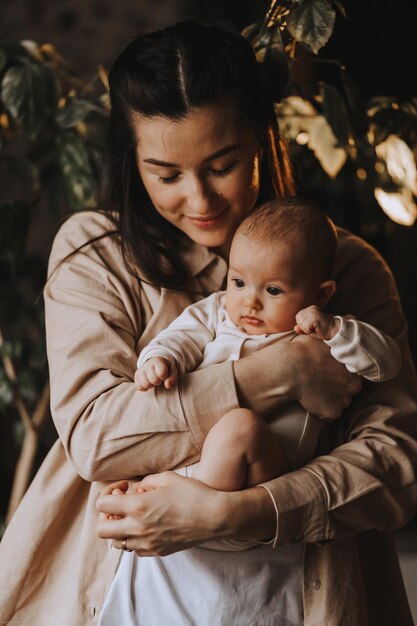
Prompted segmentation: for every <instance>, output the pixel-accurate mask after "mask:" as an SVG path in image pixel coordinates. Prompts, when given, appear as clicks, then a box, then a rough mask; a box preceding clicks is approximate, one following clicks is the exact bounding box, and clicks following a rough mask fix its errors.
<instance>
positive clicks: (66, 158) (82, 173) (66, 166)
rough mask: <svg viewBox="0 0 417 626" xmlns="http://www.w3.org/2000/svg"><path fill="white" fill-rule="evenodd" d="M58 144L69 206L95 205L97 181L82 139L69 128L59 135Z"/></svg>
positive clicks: (75, 209) (76, 207)
mask: <svg viewBox="0 0 417 626" xmlns="http://www.w3.org/2000/svg"><path fill="white" fill-rule="evenodd" d="M56 144H57V148H58V155H59V163H60V167H61V172H62V175H63V177H64V182H65V189H66V195H67V199H68V204H69V207H70V208H71V209H72V210H73V211H79V210H81V209H84V208H86V207H87V206H93V205H94V196H95V191H96V181H95V179H94V175H93V172H92V169H91V165H90V161H89V158H88V153H87V150H86V148H85V146H84V143H83V141H82V139H81V138H80V137H79V136H78V135H77V134H76V133H75V132H74V131H70V130H68V131H64V132H62V133H61V134H60V135H59V136H58V137H57V139H56Z"/></svg>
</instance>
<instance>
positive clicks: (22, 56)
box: [0, 39, 33, 64]
mask: <svg viewBox="0 0 417 626" xmlns="http://www.w3.org/2000/svg"><path fill="white" fill-rule="evenodd" d="M0 49H1V50H2V51H3V52H4V53H5V54H6V56H7V57H8V59H9V60H10V61H11V62H12V63H18V64H22V63H23V64H24V63H31V62H32V61H33V59H32V56H31V54H30V53H29V51H28V50H26V48H25V47H24V46H22V44H21V43H20V42H19V41H15V40H13V39H6V40H5V41H2V42H1V44H0Z"/></svg>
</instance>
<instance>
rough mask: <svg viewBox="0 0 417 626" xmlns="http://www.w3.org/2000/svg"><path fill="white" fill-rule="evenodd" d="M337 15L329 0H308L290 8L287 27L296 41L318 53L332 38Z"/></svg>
mask: <svg viewBox="0 0 417 626" xmlns="http://www.w3.org/2000/svg"><path fill="white" fill-rule="evenodd" d="M335 17H336V12H335V10H334V9H332V7H331V5H330V3H329V0H306V1H305V2H303V4H300V5H297V6H296V7H294V8H293V9H291V10H290V13H289V15H288V16H287V29H288V32H289V33H290V35H291V36H292V37H293V38H294V39H295V40H296V41H298V42H299V43H302V44H304V45H306V46H307V47H308V48H310V49H311V50H312V51H313V52H315V53H316V54H317V52H318V51H319V50H320V48H322V47H323V46H324V45H325V44H326V43H327V42H328V41H329V39H330V36H331V34H332V32H333V26H334V20H335Z"/></svg>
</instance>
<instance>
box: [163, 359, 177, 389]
mask: <svg viewBox="0 0 417 626" xmlns="http://www.w3.org/2000/svg"><path fill="white" fill-rule="evenodd" d="M176 382H177V367H176V365H174V364H173V363H170V365H169V375H168V378H166V380H165V383H164V385H165V388H166V389H171V387H173V386H174V385H175V383H176Z"/></svg>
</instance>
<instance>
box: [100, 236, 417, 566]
mask: <svg viewBox="0 0 417 626" xmlns="http://www.w3.org/2000/svg"><path fill="white" fill-rule="evenodd" d="M337 279H338V284H339V294H338V300H337V301H336V302H335V304H334V310H335V312H340V313H341V314H344V313H347V312H348V311H353V313H355V314H356V315H357V316H358V317H359V318H361V319H364V320H366V321H367V322H369V323H370V324H373V325H375V326H377V327H379V328H381V329H382V330H384V332H386V333H388V334H390V335H391V336H394V337H396V339H397V340H398V341H399V343H400V346H401V348H402V356H403V368H402V371H401V373H400V375H399V376H397V378H396V379H394V380H392V381H389V382H384V383H366V384H365V385H364V388H363V390H362V392H361V393H360V394H359V395H358V396H357V397H356V399H355V400H354V402H353V404H352V406H351V407H350V408H349V409H348V410H347V411H346V412H345V414H344V416H343V424H344V426H345V433H344V437H343V440H344V441H345V442H344V443H343V441H341V439H340V438H339V439H338V437H332V429H331V428H330V445H329V447H328V452H327V454H323V455H321V456H319V457H318V458H316V459H314V460H313V461H312V462H311V463H309V464H308V465H307V466H306V467H304V468H301V469H299V470H296V471H294V472H291V473H289V474H286V475H284V476H280V477H278V478H276V479H274V480H271V481H269V482H268V483H266V484H265V485H263V487H264V488H265V489H262V488H261V487H255V488H251V489H247V490H244V491H240V492H234V493H223V494H219V493H218V492H214V493H212V491H213V490H209V491H207V490H208V488H207V487H205V486H202V487H200V486H199V485H194V486H193V487H192V488H191V487H190V488H189V489H187V483H186V482H184V483H183V482H181V483H180V482H179V481H178V478H180V477H176V475H174V474H172V473H171V472H167V473H164V474H161V475H160V476H156V477H155V476H149V477H147V478H146V479H145V484H148V486H151V487H156V489H155V491H152V492H150V493H146V494H141V495H139V496H135V495H133V496H131V498H130V500H129V501H128V502H126V501H124V498H125V496H119V497H118V501H117V504H116V503H115V502H113V500H112V498H115V497H116V496H108V495H105V494H104V495H103V496H102V497H101V498H100V499H99V501H98V508H99V510H100V511H106V512H120V513H121V514H124V515H126V518H125V519H124V521H123V524H120V525H119V526H118V525H116V522H111V521H108V520H105V519H103V517H101V520H100V524H99V534H100V536H102V537H107V538H113V539H115V540H116V541H115V545H116V546H117V547H120V541H119V540H120V539H121V538H122V537H129V542H128V545H129V547H133V548H135V549H137V550H138V553H139V554H144V555H145V554H164V553H168V552H173V551H176V550H181V549H184V548H187V547H189V546H190V545H196V544H198V543H201V542H202V541H204V540H206V538H207V537H208V536H212V537H227V536H246V537H256V538H268V537H273V535H274V531H273V528H274V526H273V524H274V520H275V512H274V509H273V508H272V506H271V504H273V502H275V506H276V514H277V522H278V523H277V526H276V529H277V530H276V543H277V544H288V543H294V542H299V541H303V542H326V541H332V540H337V539H341V538H344V537H346V536H349V535H352V534H354V533H358V532H361V531H364V530H367V529H370V528H376V529H380V530H389V529H394V528H397V527H399V526H401V525H403V524H405V523H406V522H407V521H408V520H409V519H410V518H411V517H412V515H414V514H415V511H416V508H417V397H416V394H417V391H416V390H417V384H416V382H417V381H416V376H415V372H414V368H413V365H412V363H411V358H410V353H409V349H408V345H407V338H406V324H405V321H404V318H403V316H402V313H401V310H400V306H399V300H398V295H397V292H396V289H395V285H394V282H393V279H392V276H391V274H390V272H389V270H388V269H387V267H386V265H385V264H384V263H383V261H382V260H381V258H380V257H379V256H378V255H377V254H376V253H375V251H374V250H372V249H370V248H367V247H366V246H365V245H364V244H363V243H361V242H359V241H357V240H355V238H352V237H351V236H344V238H343V239H342V242H341V257H340V259H339V264H338V274H337ZM300 369H301V368H300ZM249 382H250V381H249ZM338 431H339V432H340V429H338ZM332 439H333V441H332ZM332 448H334V449H332ZM194 482H196V481H192V480H190V479H188V483H194ZM183 488H184V491H183ZM267 491H269V494H270V495H271V496H272V498H273V500H272V499H270V495H269V494H268V493H267ZM168 496H169V497H168ZM165 498H167V502H168V504H166V509H164V514H163V517H162V522H161V525H160V527H159V528H157V524H156V523H153V521H152V520H153V519H154V512H155V511H158V510H160V507H161V506H165V505H164V504H163V502H164V501H165ZM175 501H177V502H181V506H180V508H181V511H179V510H177V509H178V507H179V505H178V504H177V505H174V502H175ZM189 502H190V503H191V504H190V506H191V507H192V508H191V510H192V511H194V510H195V509H196V507H197V506H198V505H197V504H196V503H198V502H199V503H200V505H201V509H200V510H199V512H198V513H197V512H196V513H195V514H192V515H191V516H190V517H188V518H187V523H186V524H185V527H186V528H187V532H186V533H184V535H183V536H182V535H181V532H182V531H181V528H183V527H184V521H183V517H184V515H186V516H187V510H188V506H189ZM192 502H194V503H195V504H194V505H192ZM115 504H116V507H117V508H115ZM183 507H184V508H183ZM201 518H205V519H206V521H205V522H204V521H201ZM139 519H140V520H141V524H142V532H141V533H139V534H138V533H136V532H135V524H137V523H138V521H139ZM148 520H150V522H149V524H148ZM193 520H195V521H196V523H195V525H193ZM199 520H200V521H199ZM185 535H187V536H185Z"/></svg>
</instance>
